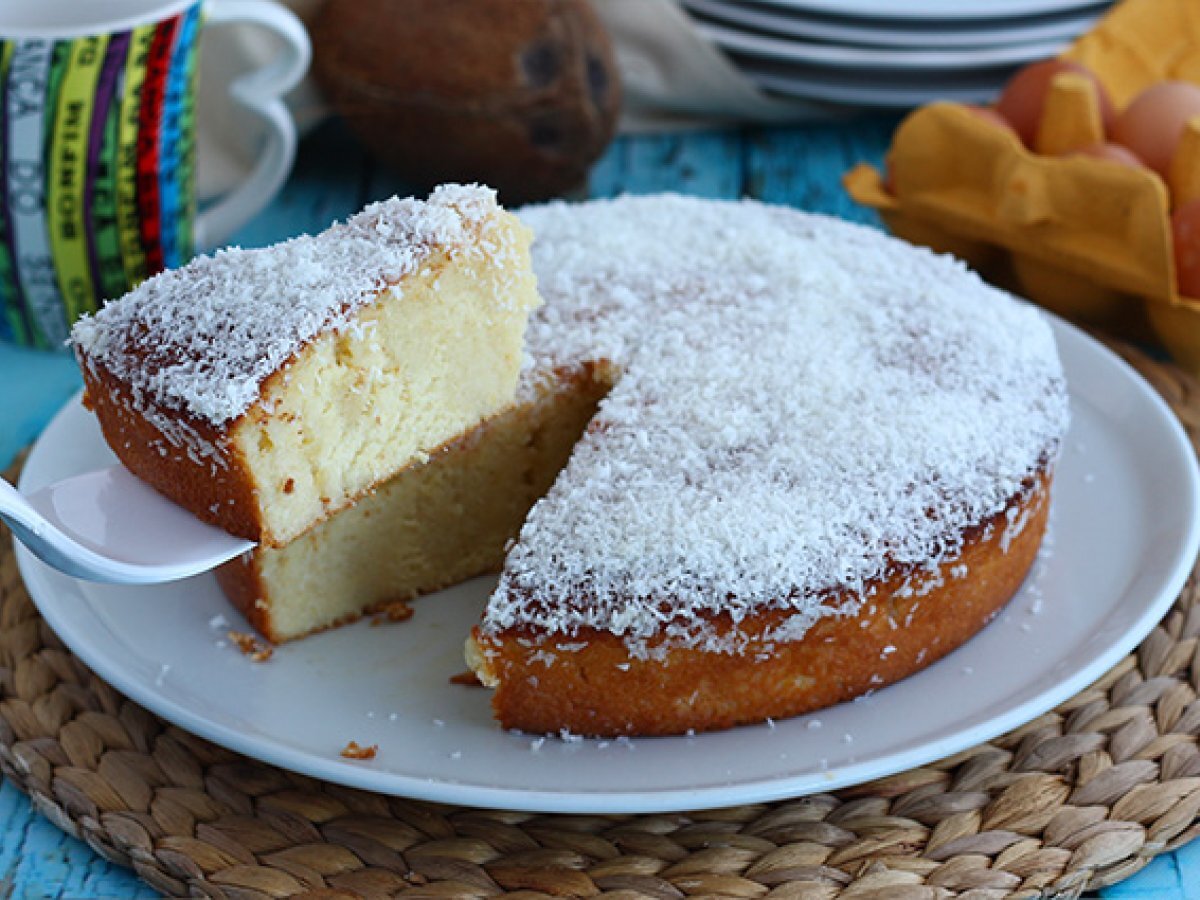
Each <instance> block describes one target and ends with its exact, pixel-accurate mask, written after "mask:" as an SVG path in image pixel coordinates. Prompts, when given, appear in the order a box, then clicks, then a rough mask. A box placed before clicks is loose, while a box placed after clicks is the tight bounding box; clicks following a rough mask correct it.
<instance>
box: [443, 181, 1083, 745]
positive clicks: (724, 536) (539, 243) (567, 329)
mask: <svg viewBox="0 0 1200 900" xmlns="http://www.w3.org/2000/svg"><path fill="white" fill-rule="evenodd" d="M520 215H521V218H522V219H523V221H525V222H526V224H528V225H529V226H531V227H532V228H533V231H534V234H535V239H534V249H533V256H534V266H535V270H536V272H537V274H538V278H539V289H540V291H541V293H542V295H543V297H544V299H545V305H544V307H543V308H542V309H540V310H539V311H537V312H536V313H535V314H534V316H533V318H532V320H531V323H530V328H529V331H528V333H527V339H526V345H527V348H528V352H529V355H530V359H529V361H528V362H527V365H526V369H525V373H524V376H523V380H522V388H521V390H522V391H523V393H524V394H525V395H526V398H528V397H530V396H533V395H534V394H536V392H537V390H539V386H544V385H545V384H546V383H547V382H550V383H554V382H556V381H560V380H562V379H564V378H571V377H576V378H577V377H578V373H579V372H580V371H583V370H587V371H591V372H596V371H600V372H604V373H607V374H606V375H605V377H606V378H607V379H608V380H610V381H611V385H612V386H611V390H610V391H609V392H608V394H607V396H606V397H605V398H604V399H603V400H602V401H601V402H600V405H599V409H598V411H597V413H596V415H595V417H594V418H593V419H592V420H591V422H590V423H589V425H588V427H587V429H586V431H585V433H584V435H583V436H582V438H581V439H580V440H579V442H578V443H577V444H576V445H575V447H574V449H573V451H572V453H571V456H570V459H569V461H568V462H567V464H566V466H565V468H564V469H563V470H562V471H561V472H560V473H559V474H558V476H557V478H556V479H555V481H554V483H553V486H552V487H551V488H550V489H549V491H548V493H546V494H545V496H544V497H542V498H541V499H540V500H539V501H538V502H537V503H536V504H535V505H534V506H533V508H532V510H531V511H530V512H529V514H528V517H527V518H526V520H525V522H524V524H523V526H522V528H521V530H520V536H519V538H518V539H517V541H516V542H515V544H514V545H513V546H511V548H509V550H508V552H507V556H506V559H505V562H504V568H503V573H502V575H501V578H500V582H499V586H498V587H497V589H496V591H495V593H494V594H493V595H492V597H491V599H490V601H489V603H488V605H487V609H486V611H485V613H484V616H483V621H482V623H481V624H480V625H479V626H478V627H477V628H476V630H475V632H474V634H473V636H472V638H471V639H470V640H469V641H468V647H467V655H468V660H469V662H470V663H471V665H472V668H473V669H474V670H475V671H476V673H477V674H478V676H479V677H480V679H481V680H482V681H483V682H484V683H485V684H487V685H489V686H492V687H494V688H495V689H496V694H495V698H494V706H495V710H496V713H497V716H498V718H499V720H500V722H501V723H502V724H503V725H504V726H505V727H510V728H520V729H525V730H529V731H535V732H546V731H558V730H561V729H566V730H568V731H571V732H575V733H580V734H603V735H609V734H662V733H677V732H684V731H688V730H691V729H695V730H701V729H710V728H721V727H728V726H731V725H735V724H738V723H744V722H753V721H762V720H763V719H766V718H769V717H780V716H788V715H794V714H797V713H801V712H804V711H807V710H811V709H815V708H819V707H821V706H825V705H828V704H830V703H835V702H838V701H840V700H844V699H847V698H849V697H853V696H855V695H858V694H861V693H863V692H864V691H867V690H870V689H872V688H876V687H881V686H883V685H886V684H888V683H890V682H893V681H895V680H897V679H898V678H901V677H904V676H905V675H908V674H910V673H911V672H913V671H915V670H917V669H919V668H921V667H923V666H925V665H928V664H930V663H931V662H933V661H934V660H936V659H938V658H939V657H941V656H943V655H944V654H946V653H947V652H949V651H950V650H952V649H954V648H955V647H957V646H959V645H960V644H961V643H962V642H963V641H965V640H966V639H967V638H969V637H970V636H971V635H973V634H974V633H975V632H977V631H978V630H979V629H980V628H981V627H982V626H983V625H984V624H985V623H986V622H987V621H988V620H989V619H990V618H991V616H993V615H994V614H995V613H996V611H997V610H998V609H999V608H1000V607H1001V606H1002V605H1003V604H1004V603H1006V602H1007V601H1008V600H1009V599H1010V598H1011V596H1012V595H1013V593H1014V592H1015V591H1016V590H1017V588H1018V587H1019V585H1020V583H1021V581H1022V579H1023V578H1024V576H1025V574H1026V572H1027V571H1028V568H1029V566H1030V565H1031V564H1032V561H1033V559H1034V558H1035V556H1036V552H1037V548H1038V546H1039V543H1040V541H1041V537H1042V534H1043V531H1044V529H1045V525H1046V520H1047V514H1048V509H1049V488H1050V482H1051V478H1052V474H1053V467H1054V463H1055V460H1056V458H1057V455H1058V450H1059V446H1060V444H1061V441H1062V439H1063V436H1064V433H1065V430H1066V426H1067V419H1068V409H1067V393H1066V386H1065V382H1064V378H1063V374H1062V369H1061V366H1060V363H1059V361H1058V357H1057V354H1056V351H1055V346H1054V341H1053V338H1052V335H1051V332H1050V329H1049V327H1048V326H1047V324H1046V323H1045V322H1044V321H1042V319H1041V317H1040V315H1039V314H1038V313H1037V312H1036V311H1034V310H1033V309H1032V308H1030V307H1029V306H1027V305H1025V304H1023V303H1021V302H1019V301H1016V300H1014V299H1013V298H1012V297H1010V296H1008V295H1005V294H1003V293H1001V292H999V291H997V290H994V289H992V288H990V287H989V286H987V285H985V284H984V283H983V282H981V281H980V280H979V279H978V277H977V276H975V275H974V274H973V273H971V272H969V271H968V270H967V269H966V268H965V267H963V266H962V265H961V264H959V263H957V262H956V261H954V260H952V259H949V258H945V257H937V256H935V255H933V254H931V253H928V252H926V251H923V250H919V249H915V248H913V247H911V246H909V245H907V244H904V243H902V242H900V241H896V240H893V239H891V238H888V237H886V236H884V235H883V234H880V233H878V232H875V231H872V230H868V229H865V228H861V227H857V226H853V225H849V224H846V223H842V222H838V221H834V220H830V219H826V218H822V217H816V216H810V215H805V214H801V213H798V212H795V211H791V210H785V209H780V208H773V207H770V206H766V205H763V204H759V203H755V202H749V201H747V202H740V203H728V202H725V203H722V202H711V201H703V200H695V199H685V198H681V197H653V198H623V199H619V200H614V201H598V202H592V203H587V204H577V205H568V204H553V205H548V206H543V207H540V208H533V209H526V210H524V211H522V212H521V214H520ZM526 402H528V400H527V401H526Z"/></svg>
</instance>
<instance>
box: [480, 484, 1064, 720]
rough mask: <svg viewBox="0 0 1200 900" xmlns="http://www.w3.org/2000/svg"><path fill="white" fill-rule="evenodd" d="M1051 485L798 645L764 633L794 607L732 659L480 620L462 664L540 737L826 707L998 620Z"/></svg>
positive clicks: (747, 629) (921, 663) (777, 614)
mask: <svg viewBox="0 0 1200 900" xmlns="http://www.w3.org/2000/svg"><path fill="white" fill-rule="evenodd" d="M1050 481H1051V476H1050V473H1049V472H1048V471H1046V470H1043V472H1042V473H1041V475H1040V476H1039V477H1038V480H1037V482H1036V483H1035V484H1034V485H1033V486H1032V488H1031V489H1030V490H1027V491H1024V492H1022V495H1021V496H1019V497H1018V498H1015V499H1014V500H1013V502H1012V503H1011V504H1010V505H1009V507H1008V508H1007V509H1005V510H1004V511H1002V512H1001V513H999V514H998V515H996V516H994V517H993V518H992V519H990V520H989V521H988V522H986V523H984V524H983V525H982V526H979V527H977V528H975V529H972V530H971V533H969V534H967V535H966V536H965V540H964V545H963V550H962V553H961V554H960V555H959V556H957V557H956V558H954V559H952V560H949V561H947V562H944V563H943V564H942V565H941V566H939V567H938V570H937V572H936V573H926V572H925V571H924V570H921V571H920V572H919V573H914V572H913V571H912V570H909V571H898V572H895V573H893V574H891V575H889V576H888V577H887V578H885V579H883V580H882V581H879V582H877V583H876V585H875V589H874V592H873V593H872V596H871V599H870V600H869V601H868V602H866V603H865V604H863V605H862V607H861V608H860V610H859V612H858V613H857V614H856V615H852V616H826V617H824V618H822V619H820V620H819V621H817V622H816V624H814V625H813V626H812V627H811V628H810V629H809V630H808V631H807V633H805V635H804V636H803V638H801V639H800V640H798V641H792V642H788V643H780V642H778V641H764V640H763V638H762V635H764V634H767V633H769V632H770V631H771V630H772V629H774V628H776V627H777V626H779V625H780V624H781V623H782V622H783V621H784V620H785V619H786V618H787V616H788V615H789V613H788V612H785V611H782V610H769V611H764V612H760V613H757V614H754V615H752V616H751V617H750V618H748V619H746V620H743V621H742V622H741V623H740V624H739V626H738V631H739V632H740V633H742V634H745V635H747V636H748V637H749V643H748V646H747V647H746V649H745V651H744V652H742V653H737V654H731V653H712V652H706V651H704V650H702V649H699V648H694V647H671V648H669V649H666V650H665V654H664V657H663V658H662V659H657V658H632V657H631V656H630V653H629V648H628V647H627V646H626V644H625V642H624V640H623V639H622V638H621V637H620V636H618V635H615V634H613V633H612V632H608V631H599V630H596V629H587V630H583V631H580V632H579V633H578V634H572V635H571V636H569V637H566V636H563V637H561V638H559V639H557V640H555V639H554V638H551V639H550V641H549V642H547V641H546V640H545V635H538V634H536V633H534V632H532V631H530V630H528V629H512V630H509V631H505V632H500V633H495V634H489V633H484V632H483V631H482V630H481V629H479V628H478V627H477V628H476V629H475V631H474V633H473V635H472V638H471V639H470V641H469V645H468V654H467V655H468V659H469V660H471V662H472V665H473V667H474V668H475V670H476V672H477V674H478V675H479V676H480V679H481V680H482V681H483V682H484V683H485V684H490V685H494V686H495V687H496V690H495V693H494V695H493V698H492V705H493V709H494V711H495V714H496V718H497V719H498V720H499V722H500V724H501V725H502V726H503V727H505V728H515V729H520V730H523V731H528V732H531V733H538V734H541V733H552V732H557V731H560V730H562V729H566V730H567V731H569V732H571V733H574V734H580V735H600V736H610V735H663V734H679V733H683V732H686V731H689V730H695V731H708V730H713V729H722V728H730V727H733V726H735V725H741V724H748V723H754V722H762V721H764V720H765V719H767V718H768V717H770V718H784V717H788V716H795V715H800V714H802V713H806V712H811V711H813V710H817V709H822V708H824V707H827V706H832V705H833V704H836V703H840V702H843V701H845V700H848V699H851V698H853V697H857V696H860V695H861V694H863V693H865V692H867V691H870V690H874V689H877V688H881V687H884V686H886V685H889V684H892V683H894V682H896V681H899V680H900V679H902V678H905V677H907V676H908V675H911V674H912V673H914V672H916V671H919V670H920V669H923V668H925V667H926V666H928V665H930V664H931V663H933V662H935V661H936V660H938V659H940V658H941V657H943V656H945V655H946V654H947V653H950V652H951V651H953V650H955V649H956V648H958V647H959V646H961V645H962V644H963V643H964V642H966V641H967V640H968V639H970V638H971V637H972V636H974V635H975V634H976V633H977V632H978V631H979V630H980V629H981V628H983V626H984V625H986V624H987V623H988V622H989V621H990V620H991V619H992V617H993V616H995V615H996V613H997V612H998V611H999V610H1000V609H1001V607H1003V606H1004V605H1005V604H1006V603H1007V602H1008V601H1009V600H1010V599H1011V598H1012V596H1013V594H1014V593H1016V591H1017V589H1018V588H1019V587H1020V585H1021V582H1022V580H1023V579H1024V578H1025V575H1026V574H1027V572H1028V571H1029V568H1030V566H1031V565H1032V564H1033V562H1034V559H1035V558H1036V556H1037V550H1038V547H1039V545H1040V543H1041V540H1042V536H1043V533H1044V531H1045V528H1046V521H1047V517H1048V514H1049V509H1050ZM1012 523H1021V527H1020V528H1019V530H1018V528H1017V527H1016V526H1014V525H1013V524H1012ZM960 567H965V568H960ZM955 570H957V571H959V572H962V573H963V577H956V576H955V574H954V571H955ZM831 599H835V598H831ZM835 602H836V599H835ZM709 622H710V624H711V625H712V626H713V627H714V629H715V630H716V631H717V632H718V633H728V632H729V631H730V629H731V622H730V621H729V619H728V617H727V616H717V617H711V618H710V619H709ZM556 645H561V646H563V647H565V648H566V649H562V650H557V649H556ZM551 656H552V657H553V658H552V661H551ZM653 656H655V654H651V657H653Z"/></svg>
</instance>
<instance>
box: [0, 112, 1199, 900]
mask: <svg viewBox="0 0 1200 900" xmlns="http://www.w3.org/2000/svg"><path fill="white" fill-rule="evenodd" d="M894 126H895V121H894V120H892V119H865V120H860V121H857V122H853V123H846V124H836V125H816V126H804V127H795V128H774V129H754V130H744V131H721V132H711V133H696V134H687V135H677V136H669V137H662V136H656V137H637V138H622V139H620V140H618V141H617V142H616V143H615V144H613V146H612V147H611V148H610V149H609V151H608V153H607V154H606V155H605V156H604V158H603V159H602V160H601V161H600V163H599V164H598V165H597V166H596V168H595V170H594V171H593V173H592V178H591V184H590V188H589V193H590V194H591V195H593V196H611V195H614V194H619V193H646V192H652V191H663V190H672V191H680V192H684V193H689V194H697V195H701V196H706V197H739V196H747V195H748V196H753V197H758V198H761V199H764V200H768V201H771V202H775V203H784V204H789V205H792V206H797V207H800V208H803V209H807V210H814V211H819V212H825V213H830V214H832V215H837V216H841V217H843V218H848V219H854V220H857V221H861V222H867V223H869V224H876V225H877V224H878V222H877V221H876V220H875V218H874V215H873V214H872V213H869V212H867V211H865V210H863V209H862V208H860V207H858V206H855V205H854V204H853V203H851V202H850V200H849V199H848V198H847V197H846V195H845V194H844V193H843V191H842V189H841V185H840V176H841V173H842V172H844V171H845V170H846V169H847V168H849V167H850V166H851V165H852V164H853V163H856V162H859V161H861V160H867V161H871V162H874V163H876V164H878V162H879V161H880V160H881V158H882V156H883V152H884V149H885V148H886V146H887V144H888V141H889V138H890V136H891V132H892V129H893V128H894ZM406 192H407V191H406V185H405V184H404V182H403V180H402V179H401V178H399V177H398V176H397V175H396V174H395V173H392V172H389V171H387V170H385V169H382V168H380V167H379V166H377V165H376V164H374V163H373V161H372V160H371V159H369V158H368V157H367V155H366V153H365V152H364V151H363V150H362V149H361V148H360V147H359V146H358V145H357V144H356V143H355V142H354V141H353V139H351V138H350V137H349V136H348V135H347V134H346V132H345V131H344V130H343V129H342V128H341V127H340V126H338V125H336V124H334V125H327V126H325V127H323V128H322V129H320V130H319V131H317V132H316V133H315V134H313V135H312V136H310V137H309V138H308V139H306V140H305V142H304V143H303V145H302V148H301V154H300V158H299V160H298V161H297V165H296V169H295V171H294V173H293V175H292V178H291V179H290V180H289V182H288V184H287V186H286V188H285V189H284V191H283V193H282V194H281V195H280V196H279V197H278V198H277V199H276V201H275V202H274V203H273V204H272V205H271V206H270V208H269V209H267V211H266V212H265V213H263V214H262V215H261V216H260V217H259V218H258V219H257V220H256V221H254V222H253V223H252V224H251V225H250V226H248V227H247V228H245V229H244V230H243V231H242V232H241V233H240V234H238V235H237V236H236V238H235V243H240V244H242V245H243V246H262V245H264V244H269V243H273V242H275V241H278V240H280V239H282V238H286V237H289V236H291V235H294V234H298V233H300V232H305V231H309V232H311V231H317V230H320V229H322V228H324V227H325V226H326V225H328V224H329V223H330V222H331V221H332V220H333V219H340V218H345V217H346V216H347V215H349V214H350V213H352V212H354V211H355V210H357V209H358V208H359V207H361V206H362V205H363V204H364V203H366V202H368V201H370V200H374V199H378V198H381V197H386V196H389V195H391V194H393V193H406ZM0 386H2V387H0V466H7V465H8V464H9V462H10V461H11V460H12V458H13V455H14V454H15V453H16V452H17V451H18V450H19V449H20V448H21V447H23V446H25V445H26V444H28V443H29V442H30V441H31V440H33V439H34V438H35V437H36V436H37V433H38V431H39V430H40V429H41V428H42V427H43V426H44V425H45V423H46V422H47V420H48V419H49V418H50V416H51V415H52V414H53V413H54V412H55V411H56V410H57V409H58V408H59V407H60V406H61V405H62V404H63V403H64V402H65V401H66V400H67V399H68V398H69V397H70V396H71V395H72V394H73V393H74V392H75V391H76V390H77V389H78V387H79V377H78V374H77V372H76V370H75V366H74V363H73V361H72V360H71V359H70V357H68V356H66V355H63V354H47V353H41V352H35V351H29V350H24V349H21V348H17V347H12V346H7V345H3V344H0ZM154 896H157V895H156V894H155V892H154V891H152V890H150V889H149V888H148V887H146V886H145V885H144V884H142V883H141V882H140V881H138V879H137V878H135V877H134V876H133V875H132V874H131V873H130V872H129V871H128V870H125V869H122V868H119V867H117V866H113V865H110V864H109V863H107V862H105V861H104V860H102V859H101V858H100V857H99V856H97V855H96V854H94V853H93V852H92V851H91V850H90V849H88V847H87V846H86V845H84V844H82V843H80V842H79V841H76V840H74V839H72V838H69V837H67V836H66V835H65V834H63V833H62V832H61V831H59V830H58V829H57V828H55V826H53V825H52V824H50V822H48V821H47V820H46V819H44V818H42V817H41V816H40V815H39V814H38V813H36V812H35V811H33V810H32V809H31V807H30V804H29V801H28V800H27V799H26V798H25V797H24V795H22V794H20V793H19V792H18V791H16V790H15V789H14V788H12V787H11V786H10V785H8V784H5V785H4V786H3V788H0V898H8V897H20V898H25V897H28V898H49V897H53V898H109V897H122V898H126V897H127V898H141V897H154ZM1099 896H1103V897H1105V898H1120V900H1134V898H1137V900H1200V841H1196V842H1193V844H1192V845H1190V846H1188V847H1185V848H1184V849H1183V850H1181V851H1178V852H1176V853H1174V854H1171V855H1169V856H1162V857H1159V858H1158V859H1157V860H1155V861H1154V862H1153V863H1152V864H1151V865H1149V866H1148V867H1147V868H1146V869H1144V870H1142V871H1141V872H1140V873H1138V875H1137V876H1135V877H1134V878H1132V879H1130V880H1128V881H1126V882H1125V883H1123V884H1121V885H1117V886H1114V887H1111V888H1107V889H1105V890H1104V891H1103V892H1102V893H1101V894H1100V895H1099Z"/></svg>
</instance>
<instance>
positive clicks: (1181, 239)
mask: <svg viewBox="0 0 1200 900" xmlns="http://www.w3.org/2000/svg"><path fill="white" fill-rule="evenodd" d="M1171 237H1172V240H1173V243H1174V246H1175V282H1176V284H1177V285H1178V286H1179V293H1181V294H1183V296H1185V297H1197V298H1200V200H1193V201H1191V202H1190V203H1185V204H1184V205H1183V206H1181V207H1179V209H1177V210H1175V212H1174V214H1173V215H1172V216H1171Z"/></svg>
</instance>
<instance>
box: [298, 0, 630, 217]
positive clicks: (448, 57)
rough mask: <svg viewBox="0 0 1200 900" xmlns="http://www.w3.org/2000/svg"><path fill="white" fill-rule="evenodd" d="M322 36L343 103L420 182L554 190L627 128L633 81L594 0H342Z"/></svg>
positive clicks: (321, 20) (369, 136) (530, 196)
mask: <svg viewBox="0 0 1200 900" xmlns="http://www.w3.org/2000/svg"><path fill="white" fill-rule="evenodd" d="M313 38H314V40H313V43H314V46H315V60H314V69H315V71H316V74H317V77H318V79H319V80H320V83H321V85H322V86H323V88H324V89H325V91H326V92H327V94H328V96H329V99H330V101H331V102H332V103H333V105H334V108H335V109H336V110H337V111H338V112H340V113H341V114H342V115H343V116H344V117H345V118H346V120H347V121H348V122H349V123H350V126H351V128H352V129H353V130H354V131H355V132H356V133H357V134H358V136H359V137H360V138H361V139H362V140H363V142H364V143H365V144H366V145H367V147H368V148H370V149H371V151H372V152H374V153H375V154H376V155H377V156H378V157H379V158H381V159H383V160H385V161H386V162H389V163H391V164H393V165H394V166H396V167H397V169H398V171H399V173H400V174H401V175H403V176H405V177H406V178H407V179H409V180H410V181H412V182H413V183H414V185H415V186H417V187H421V188H429V187H432V186H433V185H435V184H438V183H440V182H443V181H480V182H483V183H485V184H489V185H491V186H492V187H494V188H496V189H497V190H498V191H499V192H500V196H501V199H502V200H503V201H504V202H506V203H508V204H519V203H524V202H526V201H529V200H540V199H545V198H547V197H552V196H555V195H557V194H561V193H563V192H564V191H568V190H571V189H573V188H576V187H579V186H581V185H582V184H583V183H584V180H585V179H586V177H587V170H588V166H590V165H591V163H592V162H594V161H595V159H596V158H597V157H598V156H599V155H600V154H601V153H602V152H603V150H604V147H605V146H606V145H607V144H608V142H609V140H610V139H611V138H612V135H613V129H614V127H615V125H616V118H617V112H618V110H619V108H620V82H619V81H618V76H617V68H616V63H615V60H614V57H613V51H612V44H611V42H610V41H609V38H608V35H607V33H606V32H605V30H604V27H603V25H602V24H601V23H600V21H599V19H598V18H597V16H596V14H595V12H594V11H593V10H592V8H591V7H590V6H589V5H588V3H587V0H328V2H327V3H326V4H325V6H324V7H323V8H322V10H321V13H320V15H319V16H318V18H317V20H316V22H315V23H314V27H313Z"/></svg>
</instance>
